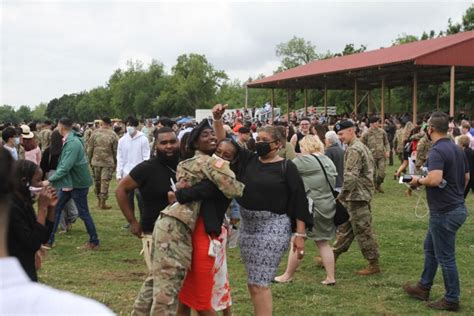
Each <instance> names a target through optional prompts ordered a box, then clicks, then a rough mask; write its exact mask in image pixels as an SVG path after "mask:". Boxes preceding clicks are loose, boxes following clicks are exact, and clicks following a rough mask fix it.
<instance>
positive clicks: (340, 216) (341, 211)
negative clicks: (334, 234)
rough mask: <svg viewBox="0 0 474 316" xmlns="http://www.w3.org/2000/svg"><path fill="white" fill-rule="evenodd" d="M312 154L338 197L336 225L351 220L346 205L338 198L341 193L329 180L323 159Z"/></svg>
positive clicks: (334, 194)
mask: <svg viewBox="0 0 474 316" xmlns="http://www.w3.org/2000/svg"><path fill="white" fill-rule="evenodd" d="M311 156H313V157H314V158H316V160H317V161H318V162H319V165H320V166H321V169H323V172H324V177H326V181H327V183H328V185H329V187H330V188H331V192H332V195H333V196H334V198H335V199H336V214H335V215H334V225H336V226H339V225H341V224H344V223H345V222H347V221H348V220H349V213H348V212H347V209H346V208H345V207H344V205H342V203H341V202H339V200H338V199H337V196H338V195H339V193H338V192H337V191H335V190H334V189H333V187H332V185H331V182H329V179H328V175H327V173H326V169H324V166H323V164H322V163H321V160H319V158H318V157H317V156H316V155H313V154H312V155H311Z"/></svg>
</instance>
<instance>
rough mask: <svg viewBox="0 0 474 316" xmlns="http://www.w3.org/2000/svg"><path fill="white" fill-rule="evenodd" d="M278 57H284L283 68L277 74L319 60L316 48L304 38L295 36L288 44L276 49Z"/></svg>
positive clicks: (280, 45) (279, 45) (281, 44)
mask: <svg viewBox="0 0 474 316" xmlns="http://www.w3.org/2000/svg"><path fill="white" fill-rule="evenodd" d="M276 55H277V57H283V59H282V60H281V66H280V67H278V69H277V71H276V72H281V71H284V70H287V69H290V68H294V67H296V66H300V65H304V64H307V63H310V62H311V61H313V60H315V59H317V58H318V54H317V53H316V46H314V45H313V44H312V43H311V42H310V41H305V39H304V38H302V37H301V38H300V37H296V36H293V38H292V39H291V40H289V41H288V42H286V43H280V44H278V45H277V47H276Z"/></svg>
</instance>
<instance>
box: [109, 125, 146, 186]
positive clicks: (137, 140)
mask: <svg viewBox="0 0 474 316" xmlns="http://www.w3.org/2000/svg"><path fill="white" fill-rule="evenodd" d="M148 159H150V144H148V138H147V137H146V136H145V134H143V133H142V132H139V131H137V133H136V134H135V136H134V137H133V138H132V137H130V134H128V133H125V135H123V136H122V138H120V140H119V142H118V146H117V180H118V179H122V178H123V177H125V176H126V175H128V174H129V173H130V171H132V169H133V168H135V166H136V165H138V164H139V163H141V162H143V161H145V160H148Z"/></svg>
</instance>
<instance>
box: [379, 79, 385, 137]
mask: <svg viewBox="0 0 474 316" xmlns="http://www.w3.org/2000/svg"><path fill="white" fill-rule="evenodd" d="M384 102H385V78H382V88H381V89H380V119H381V121H382V128H383V125H384V122H385V109H384Z"/></svg>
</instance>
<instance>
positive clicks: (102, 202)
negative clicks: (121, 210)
mask: <svg viewBox="0 0 474 316" xmlns="http://www.w3.org/2000/svg"><path fill="white" fill-rule="evenodd" d="M111 208H112V206H110V205H107V204H106V199H104V198H101V199H100V209H101V210H110V209H111Z"/></svg>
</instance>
